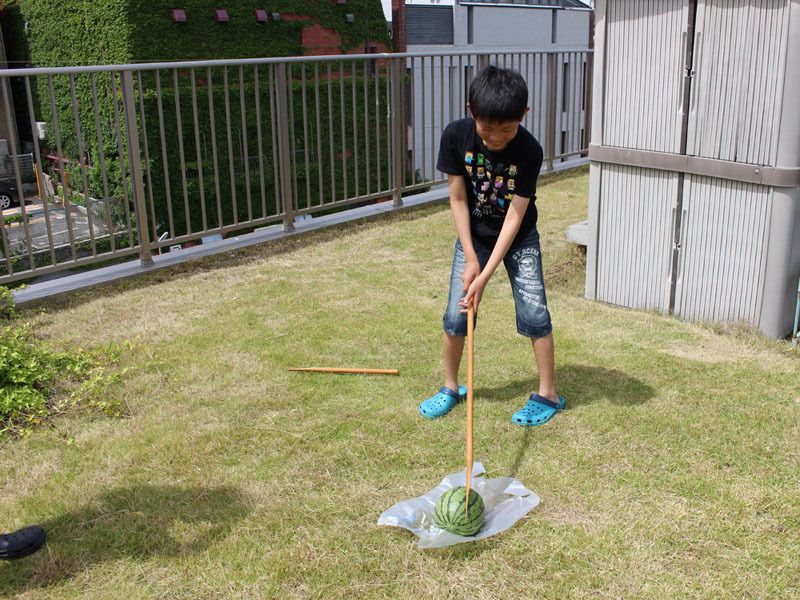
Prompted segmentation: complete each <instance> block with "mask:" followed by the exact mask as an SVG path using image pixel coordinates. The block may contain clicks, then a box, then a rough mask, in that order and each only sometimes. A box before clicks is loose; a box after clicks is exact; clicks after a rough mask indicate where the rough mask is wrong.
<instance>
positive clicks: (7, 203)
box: [0, 181, 20, 210]
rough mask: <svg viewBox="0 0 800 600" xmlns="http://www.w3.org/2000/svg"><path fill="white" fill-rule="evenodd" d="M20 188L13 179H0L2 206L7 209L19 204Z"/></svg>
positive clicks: (0, 206)
mask: <svg viewBox="0 0 800 600" xmlns="http://www.w3.org/2000/svg"><path fill="white" fill-rule="evenodd" d="M19 197H20V194H19V190H18V189H17V185H16V184H15V183H13V182H11V181H0V208H2V209H3V210H6V209H8V208H11V207H12V206H18V205H19Z"/></svg>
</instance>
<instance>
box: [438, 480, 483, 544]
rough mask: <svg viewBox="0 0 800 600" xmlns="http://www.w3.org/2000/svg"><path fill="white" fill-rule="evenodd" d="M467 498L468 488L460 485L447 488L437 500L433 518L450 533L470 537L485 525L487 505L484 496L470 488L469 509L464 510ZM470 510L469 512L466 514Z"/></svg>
mask: <svg viewBox="0 0 800 600" xmlns="http://www.w3.org/2000/svg"><path fill="white" fill-rule="evenodd" d="M466 500H467V488H466V487H465V486H463V485H462V486H459V487H454V488H450V489H449V490H447V491H446V492H445V493H444V494H442V496H441V497H440V498H439V500H438V501H437V502H436V508H434V509H433V520H434V521H436V524H437V525H438V526H439V527H441V528H442V529H444V530H445V531H449V532H450V533H455V534H456V535H461V536H464V537H470V536H472V535H475V534H476V533H478V531H479V530H480V528H481V525H483V516H484V513H485V512H486V507H485V506H484V505H483V498H481V496H480V494H478V492H476V491H475V490H473V489H471V488H470V490H469V510H468V511H465V510H464V508H465V507H464V504H465V503H466ZM467 512H468V514H466V513H467Z"/></svg>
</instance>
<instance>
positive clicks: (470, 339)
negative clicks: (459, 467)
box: [464, 302, 475, 520]
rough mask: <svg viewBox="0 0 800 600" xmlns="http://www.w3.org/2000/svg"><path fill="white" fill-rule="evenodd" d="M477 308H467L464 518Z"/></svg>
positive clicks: (469, 475)
mask: <svg viewBox="0 0 800 600" xmlns="http://www.w3.org/2000/svg"><path fill="white" fill-rule="evenodd" d="M474 329H475V309H474V308H473V307H472V302H470V303H469V307H468V308H467V499H466V503H465V504H464V520H466V519H467V518H468V517H469V488H470V483H471V481H472V403H473V400H474V396H473V393H472V376H473V368H474V363H475V348H474V342H475V340H474V338H475V335H474V333H475V332H474Z"/></svg>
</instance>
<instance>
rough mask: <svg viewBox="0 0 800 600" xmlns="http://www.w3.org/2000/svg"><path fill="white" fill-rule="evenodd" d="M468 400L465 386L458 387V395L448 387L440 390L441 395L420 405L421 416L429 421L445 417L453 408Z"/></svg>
mask: <svg viewBox="0 0 800 600" xmlns="http://www.w3.org/2000/svg"><path fill="white" fill-rule="evenodd" d="M466 398H467V388H465V387H464V386H463V385H460V386H458V394H456V393H455V392H454V391H453V390H451V389H450V388H447V387H443V388H442V389H440V390H439V393H438V394H436V395H435V396H432V397H431V398H428V399H427V400H425V401H424V402H422V404H420V405H419V414H421V415H422V416H423V417H426V418H428V419H435V418H436V417H443V416H444V415H446V414H447V413H449V412H450V411H451V410H452V409H453V407H454V406H455V405H456V404H458V403H459V402H461V401H462V400H465V399H466Z"/></svg>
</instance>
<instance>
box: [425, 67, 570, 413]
mask: <svg viewBox="0 0 800 600" xmlns="http://www.w3.org/2000/svg"><path fill="white" fill-rule="evenodd" d="M467 107H468V108H469V109H470V112H471V113H472V118H466V119H460V120H458V121H454V122H452V123H450V124H449V125H448V126H447V127H446V128H445V130H444V132H443V133H442V140H441V146H440V148H439V160H438V163H437V167H436V168H437V169H439V170H440V171H442V172H443V173H447V181H448V184H449V186H450V210H451V211H452V214H453V221H454V222H455V226H456V231H457V232H458V240H457V241H456V249H455V254H454V256H453V268H452V273H451V278H450V297H449V301H448V305H447V310H446V311H445V314H444V319H443V324H444V369H445V383H444V387H442V388H441V390H440V391H439V393H438V394H436V395H435V396H433V397H431V398H428V399H427V400H425V401H424V402H423V403H422V404H420V406H419V411H420V413H421V414H422V415H423V416H424V417H428V418H431V419H433V418H436V417H440V416H442V415H445V414H447V413H448V412H450V410H451V409H452V408H453V407H454V406H455V405H456V404H457V403H458V402H459V401H460V400H462V399H463V398H464V397H465V395H466V388H465V387H464V386H460V387H459V385H458V368H459V365H460V363H461V355H462V353H463V351H464V337H465V336H466V333H467V315H466V313H467V307H468V306H469V304H470V303H472V305H473V307H474V309H475V314H476V315H477V312H478V306H479V305H480V302H481V297H482V296H483V291H484V289H485V288H486V284H487V283H488V282H489V279H490V278H491V277H492V275H493V274H494V272H495V270H496V269H497V267H498V266H499V265H500V263H501V262H503V263H504V264H505V267H506V271H507V272H508V276H509V279H510V280H511V287H512V290H513V292H514V301H515V306H516V312H517V331H518V332H519V333H520V334H521V335H524V336H526V337H529V338H531V341H532V342H533V352H534V355H535V358H536V366H537V368H538V371H539V393H538V394H532V395H531V397H530V399H529V400H528V403H527V404H526V405H525V406H524V407H523V408H522V409H521V410H519V411H517V412H516V413H514V415H513V416H512V418H511V420H512V422H514V423H516V424H517V425H522V426H530V425H541V424H542V423H545V422H546V421H548V420H549V419H550V417H552V416H553V415H554V414H555V413H556V411H559V410H562V409H563V408H564V399H563V398H561V397H559V396H557V395H556V389H555V382H554V352H553V332H552V331H553V330H552V325H551V323H550V313H549V312H548V310H547V299H546V296H545V291H544V283H543V280H542V261H541V254H540V251H539V233H538V231H537V230H536V219H537V211H536V205H535V199H536V196H535V191H536V179H537V177H538V176H539V170H540V169H541V166H542V157H543V153H542V147H541V146H540V145H539V142H537V141H536V138H534V137H533V136H532V135H531V134H530V133H529V132H528V131H527V130H526V129H525V128H524V127H522V126H521V122H522V119H523V118H524V116H525V114H526V113H527V112H528V87H527V85H526V84H525V81H524V80H523V79H522V76H521V75H520V74H519V73H517V72H516V71H512V70H510V69H500V68H497V67H494V66H489V67H487V68H485V69H483V70H482V71H481V72H480V73H478V75H477V76H476V77H475V79H474V80H473V82H472V83H471V84H470V87H469V98H468V103H467ZM456 390H458V391H456Z"/></svg>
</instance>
